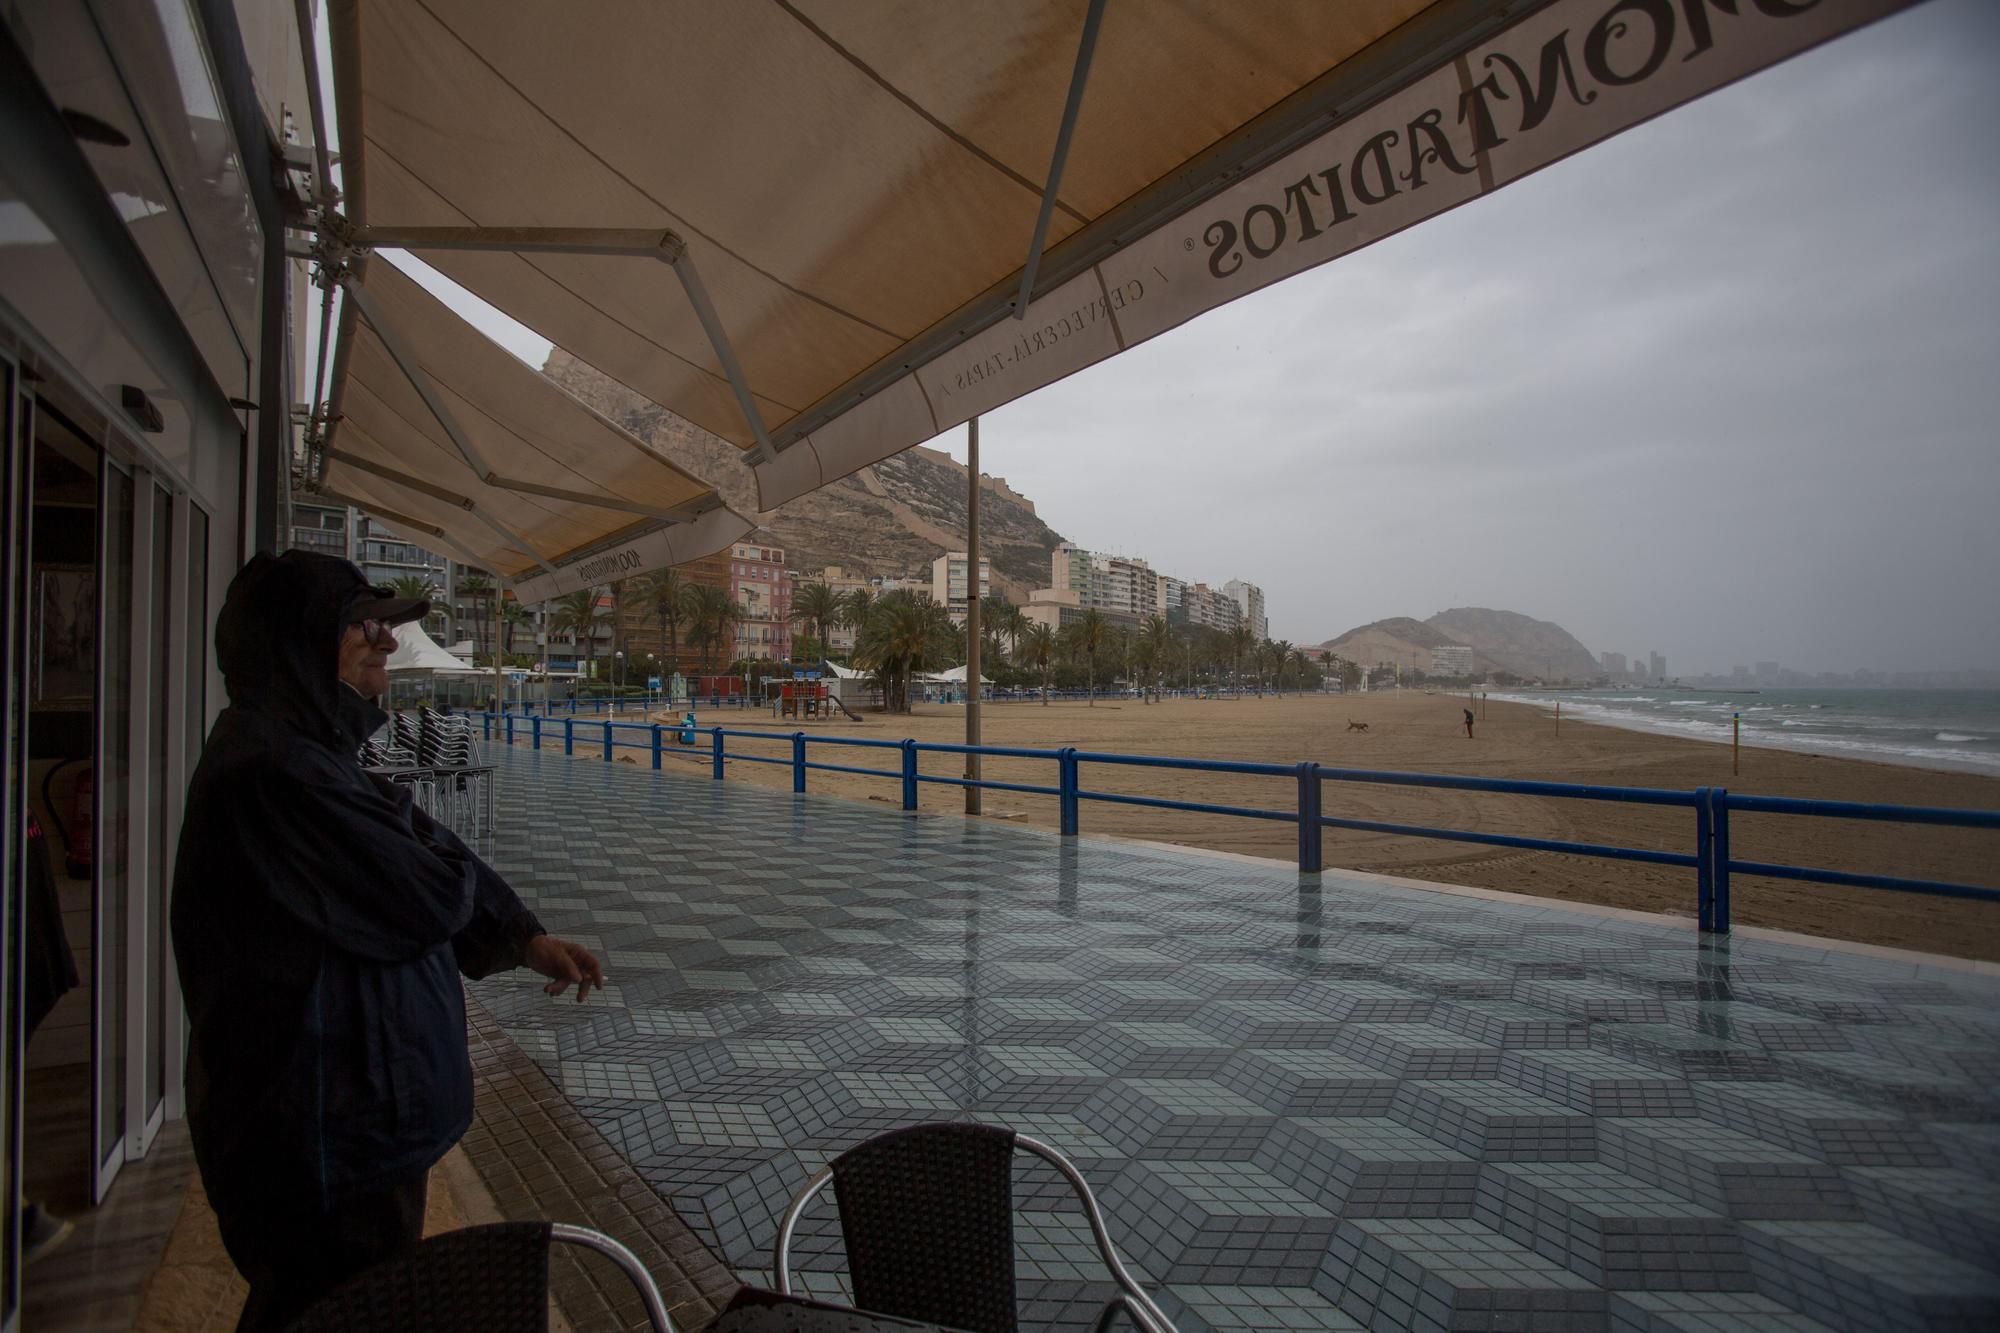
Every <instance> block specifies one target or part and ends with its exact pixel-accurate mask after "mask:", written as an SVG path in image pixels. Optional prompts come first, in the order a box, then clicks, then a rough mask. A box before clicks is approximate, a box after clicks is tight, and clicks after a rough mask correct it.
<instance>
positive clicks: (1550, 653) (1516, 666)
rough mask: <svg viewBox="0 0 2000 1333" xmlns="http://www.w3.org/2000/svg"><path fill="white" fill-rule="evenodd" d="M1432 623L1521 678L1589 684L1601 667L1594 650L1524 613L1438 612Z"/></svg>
mask: <svg viewBox="0 0 2000 1333" xmlns="http://www.w3.org/2000/svg"><path fill="white" fill-rule="evenodd" d="M1426 623H1427V624H1429V625H1430V626H1431V628H1433V629H1435V630H1438V631H1439V632H1441V633H1443V634H1446V635H1449V636H1450V638H1451V641H1452V642H1453V643H1463V644H1467V645H1469V646H1470V647H1471V648H1472V650H1473V654H1474V656H1475V657H1485V658H1489V659H1491V660H1492V661H1493V662H1494V663H1495V664H1496V665H1497V666H1499V668H1500V669H1501V670H1503V671H1511V672H1513V673H1514V674H1515V675H1517V676H1540V677H1542V678H1543V679H1545V680H1561V679H1563V678H1565V677H1567V678H1569V679H1571V680H1589V679H1590V678H1591V677H1592V676H1595V675H1596V674H1597V673H1598V671H1599V670H1600V669H1601V668H1599V666H1598V665H1597V658H1596V657H1595V656H1593V655H1592V653H1591V651H1590V649H1588V648H1586V647H1584V646H1583V645H1582V644H1581V643H1579V642H1578V641H1577V639H1576V636H1574V635H1572V634H1571V633H1570V632H1569V631H1568V630H1566V629H1564V628H1563V627H1562V626H1561V625H1558V624H1556V623H1555V622H1554V621H1550V620H1535V619H1533V618H1532V617H1529V616H1524V615H1522V614H1521V613H1519V612H1518V611H1493V610H1489V609H1487V608H1486V607H1483V606H1459V607H1453V608H1452V609H1451V610H1449V611H1440V612H1438V613H1437V614H1436V615H1434V616H1432V617H1431V618H1430V620H1429V621H1427V622H1426Z"/></svg>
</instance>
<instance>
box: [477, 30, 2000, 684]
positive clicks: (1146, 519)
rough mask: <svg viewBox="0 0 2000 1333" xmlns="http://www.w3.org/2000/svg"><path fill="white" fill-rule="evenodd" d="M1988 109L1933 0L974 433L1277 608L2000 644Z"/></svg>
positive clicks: (1025, 472)
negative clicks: (1488, 610)
mask: <svg viewBox="0 0 2000 1333" xmlns="http://www.w3.org/2000/svg"><path fill="white" fill-rule="evenodd" d="M1996 126H2000V4H1995V3H1993V0H1931V2H1930V3H1927V4H1924V5H1920V6H1918V7H1917V8H1916V9H1915V10H1913V11H1911V12H1909V13H1906V14H1903V15H1901V16H1899V17H1896V18H1893V19H1890V20H1888V21H1886V22H1884V23H1881V24H1878V25H1876V26H1874V27H1872V28H1869V29H1866V30H1864V31H1862V32H1860V33H1856V34H1853V35H1850V36H1848V37H1845V38H1842V39H1840V40H1838V41H1836V42H1834V43H1832V44H1831V45H1829V46H1826V47H1823V48H1821V49H1819V50H1817V51H1814V52H1810V53H1808V54H1806V55H1804V56H1801V57H1798V58H1797V59H1794V60H1792V61H1790V62H1788V63H1786V64H1783V65H1780V66H1778V67H1776V68H1774V69H1771V70H1767V71H1765V72H1764V73H1762V74H1759V75H1757V76H1755V77H1753V78H1751V79H1749V80H1747V81H1746V82H1744V83H1742V84H1739V85H1737V86H1735V87H1733V88H1728V89H1724V90H1723V91H1721V92H1718V93H1715V94H1713V95H1711V96H1709V97H1707V98H1705V99H1702V100H1701V101H1698V102H1695V103H1692V104H1690V105H1688V106H1685V107H1682V108H1680V109H1679V110H1676V111H1673V112H1670V113H1669V114H1667V115H1666V116H1664V117H1662V118H1661V119H1659V120H1657V121H1654V122H1653V123H1651V124H1648V125H1643V126H1640V127H1638V128H1636V129H1633V130H1630V131H1627V132H1626V133H1624V134H1622V135H1619V136H1617V137H1616V138H1613V139H1611V140H1610V141H1608V142H1606V143H1604V144H1602V145H1599V146H1598V147H1595V148H1592V149H1588V150H1586V151H1585V152H1583V153H1581V154H1579V155H1578V156H1576V157H1573V158H1571V159H1569V160H1568V161H1566V162H1563V163H1559V164H1557V165H1556V166H1554V167H1550V168H1548V169H1546V170H1544V171H1542V172H1541V173H1539V174H1538V175H1536V176H1533V177H1531V178H1529V179H1528V180H1525V181H1522V182H1520V183H1518V184H1515V185H1512V186H1510V187H1508V188H1506V189H1504V190H1502V191H1500V192H1499V193H1497V194H1495V195H1493V196H1492V197H1490V198H1487V199H1483V200H1480V201H1478V202H1476V203H1473V204H1469V205H1467V206H1466V207H1463V208H1461V209H1458V210H1457V211H1455V212H1452V213H1448V214H1445V215H1443V216H1441V217H1438V218H1434V219H1432V220H1431V221H1429V222H1426V223H1423V224H1422V225H1420V226H1417V227H1415V228H1412V229H1411V230H1409V231H1407V232H1404V233H1402V234H1401V235H1399V236H1396V237H1393V238H1391V239H1389V240H1387V241H1383V242H1381V243H1379V244H1377V245H1375V246H1373V247H1371V248H1369V249H1366V250H1363V251H1361V252H1359V253H1356V254H1353V255H1350V256H1348V257H1346V258H1344V259H1341V260H1337V261H1335V262H1334V263H1332V264H1329V265H1326V266H1325V267H1322V268H1320V269H1317V270H1314V271H1313V272H1310V273H1306V274H1303V275H1300V276H1298V277H1295V278H1293V279H1291V280H1289V281H1287V282H1284V283H1281V284H1279V285H1278V286H1276V287H1273V288H1269V289H1267V290H1265V291H1263V292H1261V293H1259V294H1257V295H1254V296H1251V297H1248V298H1245V299H1244V300H1241V301H1238V302H1236V303H1235V304H1233V305H1230V306H1225V307H1223V308H1222V309H1220V310H1216V311H1213V312H1211V313H1209V314H1207V315H1205V316H1203V317H1201V318H1199V319H1197V320H1194V321H1192V322H1191V323H1189V324H1187V325H1184V326H1182V327H1181V328H1179V329H1177V330H1175V331H1174V332H1172V333H1169V334H1166V335H1164V336H1162V337H1160V338H1157V339H1155V340H1153V341H1152V342H1150V343H1147V344H1145V345H1143V346H1141V347H1139V348H1136V349H1134V350H1133V351H1130V352H1127V353H1125V354H1124V355H1122V356H1119V357H1116V358H1113V359H1112V360H1110V361H1108V362H1105V363H1102V364H1100V365H1098V366H1096V367H1094V368H1092V369H1090V370H1087V371H1085V372H1083V373H1082V374H1079V375H1076V376H1073V377H1072V378H1070V379H1069V380H1067V381H1064V382H1063V383H1060V384H1056V385H1053V386H1051V387H1049V388H1046V389H1043V390H1041V391H1040V392H1038V393H1035V394H1033V395H1031V396H1029V397H1027V398H1025V399H1022V400H1020V401H1018V402H1015V403H1013V404H1011V405H1009V406H1007V407H1005V408H1002V409H1000V410H999V411H996V412H994V413H992V414H991V415H989V416H987V417H985V418H984V419H983V420H982V423H981V436H980V440H981V455H982V459H981V461H982V463H983V464H984V467H985V470H986V471H987V472H989V473H993V474H996V475H1000V476H1004V477H1006V478H1007V479H1008V481H1009V482H1010V483H1011V484H1012V485H1013V486H1014V487H1015V488H1016V489H1018V490H1019V491H1021V492H1022V493H1023V494H1025V495H1027V496H1029V497H1030V498H1032V499H1033V500H1034V501H1035V502H1036V505H1037V507H1038V508H1039V510H1040V512H1041V514H1042V516H1043V517H1044V518H1045V519H1046V520H1047V521H1048V522H1049V523H1050V525H1051V526H1053V527H1054V528H1056V530H1057V531H1059V532H1061V533H1062V534H1063V535H1064V536H1065V537H1067V538H1069V539H1071V540H1073V541H1077V542H1080V543H1082V544H1084V545H1086V546H1090V547H1092V548H1095V549H1099V550H1108V551H1118V552H1124V553H1128V554H1133V555H1139V556H1143V557H1145V558H1146V559H1148V560H1150V561H1151V562H1152V563H1153V564H1154V566H1155V567H1157V568H1159V569H1161V570H1163V571H1165V572H1167V573H1171V574H1173V575H1176V576H1178V577H1181V578H1186V579H1189V580H1195V579H1200V580H1204V581H1208V582H1211V583H1218V582H1221V581H1223V580H1226V579H1230V578H1245V579H1249V580H1250V581H1252V582H1254V583H1258V584H1261V585H1263V587H1264V589H1265V592H1266V596H1267V598H1268V603H1269V607H1270V614H1271V633H1272V635H1273V637H1279V638H1288V639H1292V640H1296V641H1299V642H1318V641H1320V640H1322V639H1325V638H1328V637H1330V636H1332V635H1335V634H1338V633H1340V632H1342V631H1344V630H1346V629H1348V628H1351V627H1352V626H1355V625H1358V624H1361V623H1363V622H1365V621H1369V620H1374V619H1379V618H1381V617H1384V616H1394V615H1411V616H1417V617H1419V618H1421V617H1424V616H1428V615H1431V614H1433V613H1434V612H1437V611H1439V610H1442V609H1444V608H1446V607H1451V606H1491V607H1503V608H1507V609H1510V610H1515V611H1521V612H1525V613H1527V614H1529V615H1532V616H1536V617H1539V618H1542V619H1547V620H1554V621H1557V622H1559V623H1560V624H1562V625H1563V626H1564V627H1565V628H1567V629H1569V630H1570V631H1571V632H1572V633H1574V634H1575V635H1577V637H1579V638H1580V639H1582V640H1583V642H1584V643H1585V644H1586V645H1587V646H1588V647H1589V648H1590V649H1591V650H1592V651H1593V652H1602V651H1604V650H1606V649H1610V650H1612V651H1617V652H1624V653H1628V654H1631V653H1643V652H1646V651H1649V650H1654V649H1657V650H1659V651H1661V652H1664V653H1665V654H1666V655H1667V657H1668V658H1669V660H1670V665H1671V667H1672V669H1673V670H1674V671H1675V673H1676V674H1681V673H1686V672H1696V671H1702V670H1714V671H1724V672H1726V671H1727V670H1729V668H1730V666H1731V665H1732V664H1734V663H1736V662H1750V661H1753V660H1756V659H1776V660H1778V661H1780V662H1783V663H1784V664H1785V665H1787V666H1793V667H1798V668H1801V669H1809V670H1843V671H1844V670H1853V669H1855V668H1859V667H1870V668H1875V669H1879V670H1904V669H1916V668H1928V667H1944V668H1954V667H1985V668H2000V147H1996V141H1995V137H1994V135H1995V127H1996ZM482 323H487V322H486V321H482ZM488 327H489V328H491V327H492V326H491V325H490V324H489V325H488ZM496 331H497V330H496ZM516 342H517V350H518V351H519V352H520V353H521V354H522V355H524V356H526V357H528V358H529V359H531V360H535V359H537V358H538V355H539V353H540V351H541V349H543V348H545V347H546V344H538V343H537V341H536V340H534V339H533V338H532V337H530V338H528V339H526V340H520V339H517V340H516ZM963 437H964V432H963V431H962V430H961V431H956V432H953V433H952V434H951V435H950V436H948V437H946V438H944V439H941V440H938V441H936V442H935V443H936V444H937V445H939V446H941V447H945V448H948V449H950V450H951V451H952V452H953V453H955V454H956V455H957V456H959V457H960V458H963V456H964V439H963Z"/></svg>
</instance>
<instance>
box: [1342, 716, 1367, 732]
mask: <svg viewBox="0 0 2000 1333" xmlns="http://www.w3.org/2000/svg"><path fill="white" fill-rule="evenodd" d="M1347 729H1348V730H1349V731H1366V730H1368V724H1367V723H1366V722H1356V721H1355V720H1354V719H1353V718H1351V717H1350V718H1348V719H1347Z"/></svg>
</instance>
